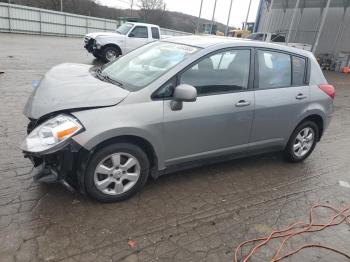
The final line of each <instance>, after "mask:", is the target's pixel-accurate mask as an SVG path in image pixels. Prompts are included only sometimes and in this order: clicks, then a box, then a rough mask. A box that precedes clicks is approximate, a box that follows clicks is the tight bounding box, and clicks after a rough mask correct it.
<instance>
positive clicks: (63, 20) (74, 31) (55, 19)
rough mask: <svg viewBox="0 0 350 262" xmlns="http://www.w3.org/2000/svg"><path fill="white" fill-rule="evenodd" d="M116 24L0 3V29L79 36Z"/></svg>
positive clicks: (179, 32)
mask: <svg viewBox="0 0 350 262" xmlns="http://www.w3.org/2000/svg"><path fill="white" fill-rule="evenodd" d="M9 9H10V13H9ZM117 26H118V22H117V21H114V20H109V19H102V18H98V17H90V16H81V15H75V14H69V13H61V12H56V11H50V10H46V9H39V8H33V7H28V6H21V5H12V4H10V5H9V4H6V3H0V32H1V31H2V32H18V33H23V32H25V33H33V34H45V35H63V36H83V35H85V34H87V33H92V32H98V31H115V30H116V28H117ZM161 31H162V33H163V34H167V35H189V34H190V33H186V32H181V31H175V30H171V29H164V28H161Z"/></svg>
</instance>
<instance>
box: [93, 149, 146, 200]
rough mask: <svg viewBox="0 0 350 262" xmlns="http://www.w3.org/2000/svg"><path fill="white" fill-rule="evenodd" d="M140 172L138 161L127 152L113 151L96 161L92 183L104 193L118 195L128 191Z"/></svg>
mask: <svg viewBox="0 0 350 262" xmlns="http://www.w3.org/2000/svg"><path fill="white" fill-rule="evenodd" d="M140 174H141V167H140V163H139V161H138V160H137V158H136V157H134V156H132V155H131V154H128V153H122V152H120V153H115V154H111V155H109V156H107V157H105V158H104V159H103V160H102V161H100V162H99V163H98V165H97V166H96V168H95V172H94V184H95V186H96V188H97V189H98V190H99V191H101V192H102V193H104V194H108V195H120V194H122V193H125V192H127V191H129V190H130V189H131V188H132V187H133V186H134V185H135V184H136V183H137V181H138V179H139V177H140Z"/></svg>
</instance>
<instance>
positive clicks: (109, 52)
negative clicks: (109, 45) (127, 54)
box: [106, 49, 117, 62]
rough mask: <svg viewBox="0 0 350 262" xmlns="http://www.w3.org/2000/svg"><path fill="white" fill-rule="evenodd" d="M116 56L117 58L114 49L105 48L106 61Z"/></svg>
mask: <svg viewBox="0 0 350 262" xmlns="http://www.w3.org/2000/svg"><path fill="white" fill-rule="evenodd" d="M116 58H117V53H116V52H115V51H114V50H111V49H109V50H107V52H106V59H107V60H108V62H111V61H113V60H115V59H116Z"/></svg>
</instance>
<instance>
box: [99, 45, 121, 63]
mask: <svg viewBox="0 0 350 262" xmlns="http://www.w3.org/2000/svg"><path fill="white" fill-rule="evenodd" d="M112 54H114V56H113V55H112ZM118 56H120V52H119V50H118V48H116V47H114V46H107V47H105V48H104V49H103V51H102V57H101V58H102V59H103V61H105V62H107V63H108V62H112V61H114V60H115V59H117V57H118Z"/></svg>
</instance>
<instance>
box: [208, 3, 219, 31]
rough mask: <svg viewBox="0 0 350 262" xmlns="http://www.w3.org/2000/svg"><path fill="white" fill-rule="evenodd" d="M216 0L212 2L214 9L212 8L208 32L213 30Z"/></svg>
mask: <svg viewBox="0 0 350 262" xmlns="http://www.w3.org/2000/svg"><path fill="white" fill-rule="evenodd" d="M216 1H217V0H215V3H214V10H213V16H212V18H211V24H210V32H209V34H211V33H212V32H213V24H214V16H215V9H216Z"/></svg>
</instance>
